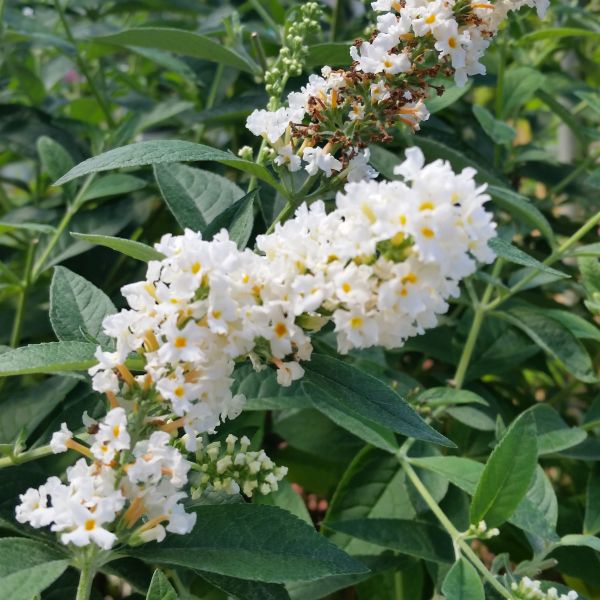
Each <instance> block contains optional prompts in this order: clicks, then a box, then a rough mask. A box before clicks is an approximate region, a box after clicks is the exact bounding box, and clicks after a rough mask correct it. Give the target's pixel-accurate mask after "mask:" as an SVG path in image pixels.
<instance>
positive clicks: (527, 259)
mask: <svg viewBox="0 0 600 600" xmlns="http://www.w3.org/2000/svg"><path fill="white" fill-rule="evenodd" d="M488 246H489V247H490V248H491V249H492V250H493V251H494V252H495V254H496V256H499V257H500V258H503V259H504V260H507V261H508V262H511V263H513V264H515V265H523V266H524V267H531V268H533V269H537V270H538V271H543V272H544V273H549V274H551V275H556V276H557V277H567V278H568V277H569V275H567V274H565V273H562V272H561V271H557V270H556V269H553V268H552V267H548V266H546V265H545V264H544V263H541V262H540V261H539V260H536V259H535V258H533V256H529V254H527V253H526V252H523V250H520V249H519V248H517V247H516V246H513V245H512V244H510V243H509V242H507V241H506V240H503V239H502V238H499V237H495V238H492V239H491V240H490V241H489V242H488Z"/></svg>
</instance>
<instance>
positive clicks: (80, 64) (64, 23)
mask: <svg viewBox="0 0 600 600" xmlns="http://www.w3.org/2000/svg"><path fill="white" fill-rule="evenodd" d="M54 6H55V7H56V11H57V12H58V16H59V18H60V22H61V23H62V26H63V28H64V30H65V33H66V34H67V38H68V39H69V41H70V42H71V44H73V47H74V48H75V61H76V62H77V66H78V67H79V70H80V71H81V74H82V75H83V76H84V77H85V79H86V81H87V82H88V85H89V86H90V90H91V91H92V94H93V95H94V97H95V98H96V100H97V101H98V104H99V105H100V108H101V110H102V112H103V113H104V116H105V117H106V122H107V124H108V126H109V127H110V128H111V129H112V128H114V126H115V122H114V120H113V118H112V115H111V113H110V107H109V105H108V102H107V101H106V100H105V99H104V97H103V96H102V94H101V93H100V91H99V90H98V88H97V87H96V84H95V82H94V80H93V78H92V75H91V73H90V71H89V69H88V67H87V64H86V62H85V60H84V59H83V57H82V56H81V53H80V52H79V48H78V47H77V40H76V39H75V37H74V36H73V33H72V31H71V27H70V25H69V22H68V20H67V17H66V15H65V11H64V8H63V7H62V4H61V2H60V0H54Z"/></svg>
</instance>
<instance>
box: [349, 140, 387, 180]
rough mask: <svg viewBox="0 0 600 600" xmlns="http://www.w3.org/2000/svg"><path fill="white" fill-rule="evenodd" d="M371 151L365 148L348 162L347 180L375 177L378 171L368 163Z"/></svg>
mask: <svg viewBox="0 0 600 600" xmlns="http://www.w3.org/2000/svg"><path fill="white" fill-rule="evenodd" d="M370 158H371V151H370V150H369V149H368V148H366V149H365V150H364V151H363V152H359V153H358V154H357V155H356V156H355V157H354V158H352V159H350V162H349V163H348V175H347V179H348V181H349V182H355V181H362V180H363V179H375V178H376V177H377V176H378V175H379V173H378V172H377V171H376V170H375V169H374V168H373V167H372V166H371V165H370V164H369V159H370Z"/></svg>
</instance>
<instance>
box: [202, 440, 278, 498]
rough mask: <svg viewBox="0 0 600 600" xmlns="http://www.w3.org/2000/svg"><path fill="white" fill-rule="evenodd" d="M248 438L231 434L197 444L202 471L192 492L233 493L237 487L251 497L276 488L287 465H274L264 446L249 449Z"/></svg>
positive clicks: (237, 490)
mask: <svg viewBox="0 0 600 600" xmlns="http://www.w3.org/2000/svg"><path fill="white" fill-rule="evenodd" d="M249 446H250V440H249V439H248V438H247V437H246V436H243V437H242V438H241V439H240V440H239V445H238V438H237V437H236V436H234V435H228V436H227V438H226V439H225V448H223V447H222V444H221V442H212V443H211V444H208V445H207V446H206V448H201V449H200V450H199V451H198V452H197V453H196V456H197V458H198V461H199V462H200V463H201V467H200V469H199V471H200V472H201V473H202V474H201V475H200V477H199V480H198V482H197V483H195V485H194V487H193V490H194V492H193V495H196V496H198V495H200V494H201V493H202V492H203V491H204V490H206V489H208V488H211V489H213V490H216V491H223V492H226V493H228V494H237V493H239V491H240V489H241V490H242V491H243V492H244V495H245V496H248V497H249V498H251V497H252V495H253V494H254V492H255V491H258V492H259V493H261V494H262V495H263V496H265V495H267V494H270V493H271V492H276V491H277V490H278V489H279V486H278V483H279V482H280V481H281V480H282V479H283V478H284V477H285V476H286V475H287V471H288V470H287V467H278V466H276V465H275V463H273V461H272V460H271V459H270V458H269V457H268V456H267V455H266V454H265V451H264V450H259V451H258V452H253V451H249V450H248V448H249Z"/></svg>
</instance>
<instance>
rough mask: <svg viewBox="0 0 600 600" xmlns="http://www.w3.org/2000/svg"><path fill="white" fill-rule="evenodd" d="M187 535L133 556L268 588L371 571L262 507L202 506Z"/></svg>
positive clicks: (297, 524) (301, 525)
mask: <svg viewBox="0 0 600 600" xmlns="http://www.w3.org/2000/svg"><path fill="white" fill-rule="evenodd" d="M196 512H197V514H198V521H197V524H196V527H195V528H194V530H193V531H192V532H191V533H190V534H188V535H173V536H170V537H169V538H168V539H166V540H165V541H164V542H161V543H160V544H157V543H150V544H145V545H144V546H143V547H141V548H139V549H135V550H133V549H132V550H128V551H127V553H128V554H129V555H131V556H135V557H137V558H141V559H142V560H145V561H147V562H152V563H159V564H168V565H175V566H180V567H188V568H190V569H197V570H200V571H208V572H211V573H217V574H218V575H226V576H228V577H238V578H241V579H249V580H252V581H264V582H267V583H283V582H285V581H299V580H311V579H318V578H320V577H325V576H327V575H344V574H354V573H356V574H359V573H364V572H366V571H367V569H366V568H365V567H364V566H363V565H361V564H360V563H359V562H358V561H356V560H355V559H353V558H351V557H350V556H348V555H347V554H345V553H344V552H342V551H341V550H339V549H338V548H336V547H335V546H334V545H333V544H331V543H330V542H328V541H327V540H326V539H325V538H324V537H323V536H321V535H319V534H318V533H317V532H316V531H315V530H314V529H313V528H312V527H311V526H310V525H308V524H307V523H305V522H304V521H301V520H300V519H298V518H297V517H295V516H293V515H292V514H290V513H288V512H287V511H285V510H281V509H280V508H276V507H274V506H263V505H259V504H256V505H255V504H232V505H220V506H219V505H213V506H200V507H198V508H197V509H196Z"/></svg>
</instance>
